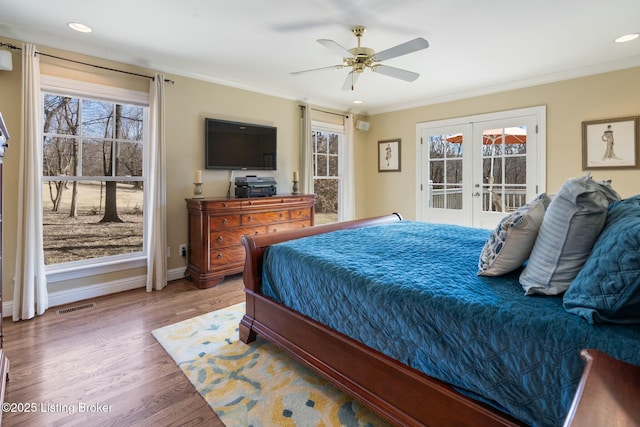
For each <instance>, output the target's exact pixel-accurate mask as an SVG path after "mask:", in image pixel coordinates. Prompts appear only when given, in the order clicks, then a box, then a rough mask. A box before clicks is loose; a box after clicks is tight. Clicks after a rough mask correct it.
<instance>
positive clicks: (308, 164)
mask: <svg viewBox="0 0 640 427" xmlns="http://www.w3.org/2000/svg"><path fill="white" fill-rule="evenodd" d="M301 110H302V119H301V121H302V123H301V126H300V133H301V135H300V156H301V158H300V167H301V171H300V180H301V181H302V182H301V184H300V191H301V192H302V193H303V194H313V146H312V144H313V141H312V140H311V107H310V106H309V104H304V105H303V106H302V108H301Z"/></svg>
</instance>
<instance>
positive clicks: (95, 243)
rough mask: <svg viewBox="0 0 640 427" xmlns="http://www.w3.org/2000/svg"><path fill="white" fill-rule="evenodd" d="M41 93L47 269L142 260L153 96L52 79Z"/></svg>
mask: <svg viewBox="0 0 640 427" xmlns="http://www.w3.org/2000/svg"><path fill="white" fill-rule="evenodd" d="M42 93H43V103H42V105H43V124H44V129H43V131H44V141H43V176H42V185H43V200H42V210H43V246H44V253H45V264H46V266H47V273H48V275H49V272H54V273H55V272H60V271H65V272H69V271H75V272H76V274H77V275H78V276H79V275H82V274H96V273H104V272H107V271H113V270H119V269H126V268H132V267H137V266H142V265H145V260H144V256H145V248H144V244H143V242H144V241H145V240H144V229H145V227H144V221H145V215H144V214H145V206H144V200H145V195H144V191H145V180H146V172H145V164H144V160H143V159H144V158H145V152H144V151H145V141H146V136H147V133H148V130H147V126H148V94H147V93H139V92H135V91H130V90H125V89H118V88H112V87H106V86H101V85H94V84H89V83H86V82H75V81H70V80H67V79H57V78H51V77H49V78H43V81H42ZM96 268H98V270H99V271H95V270H96ZM92 270H94V271H92ZM66 278H69V276H67V277H66Z"/></svg>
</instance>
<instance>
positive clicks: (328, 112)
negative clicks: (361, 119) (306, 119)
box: [299, 104, 349, 117]
mask: <svg viewBox="0 0 640 427" xmlns="http://www.w3.org/2000/svg"><path fill="white" fill-rule="evenodd" d="M299 107H300V108H307V107H306V106H305V105H302V104H300V105H299ZM309 108H311V109H312V110H313V111H319V112H321V113H326V114H333V115H334V116H342V117H349V115H348V114H346V115H345V114H340V113H334V112H332V111H325V110H319V109H317V108H313V107H309Z"/></svg>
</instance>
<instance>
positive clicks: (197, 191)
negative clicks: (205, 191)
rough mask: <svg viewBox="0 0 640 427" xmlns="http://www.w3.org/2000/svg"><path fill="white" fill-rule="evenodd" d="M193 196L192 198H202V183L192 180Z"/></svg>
mask: <svg viewBox="0 0 640 427" xmlns="http://www.w3.org/2000/svg"><path fill="white" fill-rule="evenodd" d="M193 198H194V199H202V198H203V196H202V183H201V182H194V183H193Z"/></svg>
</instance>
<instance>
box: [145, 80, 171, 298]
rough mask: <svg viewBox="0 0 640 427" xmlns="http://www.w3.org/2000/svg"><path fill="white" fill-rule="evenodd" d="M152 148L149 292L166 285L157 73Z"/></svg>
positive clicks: (151, 107) (151, 93) (151, 116)
mask: <svg viewBox="0 0 640 427" xmlns="http://www.w3.org/2000/svg"><path fill="white" fill-rule="evenodd" d="M149 130H150V131H149V147H148V150H147V153H148V154H147V164H148V168H149V169H148V174H147V183H146V185H147V200H146V202H145V211H146V212H147V214H148V218H147V222H146V225H147V230H146V233H145V235H146V241H145V247H146V249H147V292H151V291H153V290H154V289H155V290H160V289H162V288H164V287H165V286H166V285H167V255H166V249H165V248H166V247H167V197H166V173H165V171H166V157H165V156H166V154H165V122H164V74H160V73H156V74H155V76H154V78H153V80H152V81H151V83H150V87H149Z"/></svg>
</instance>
